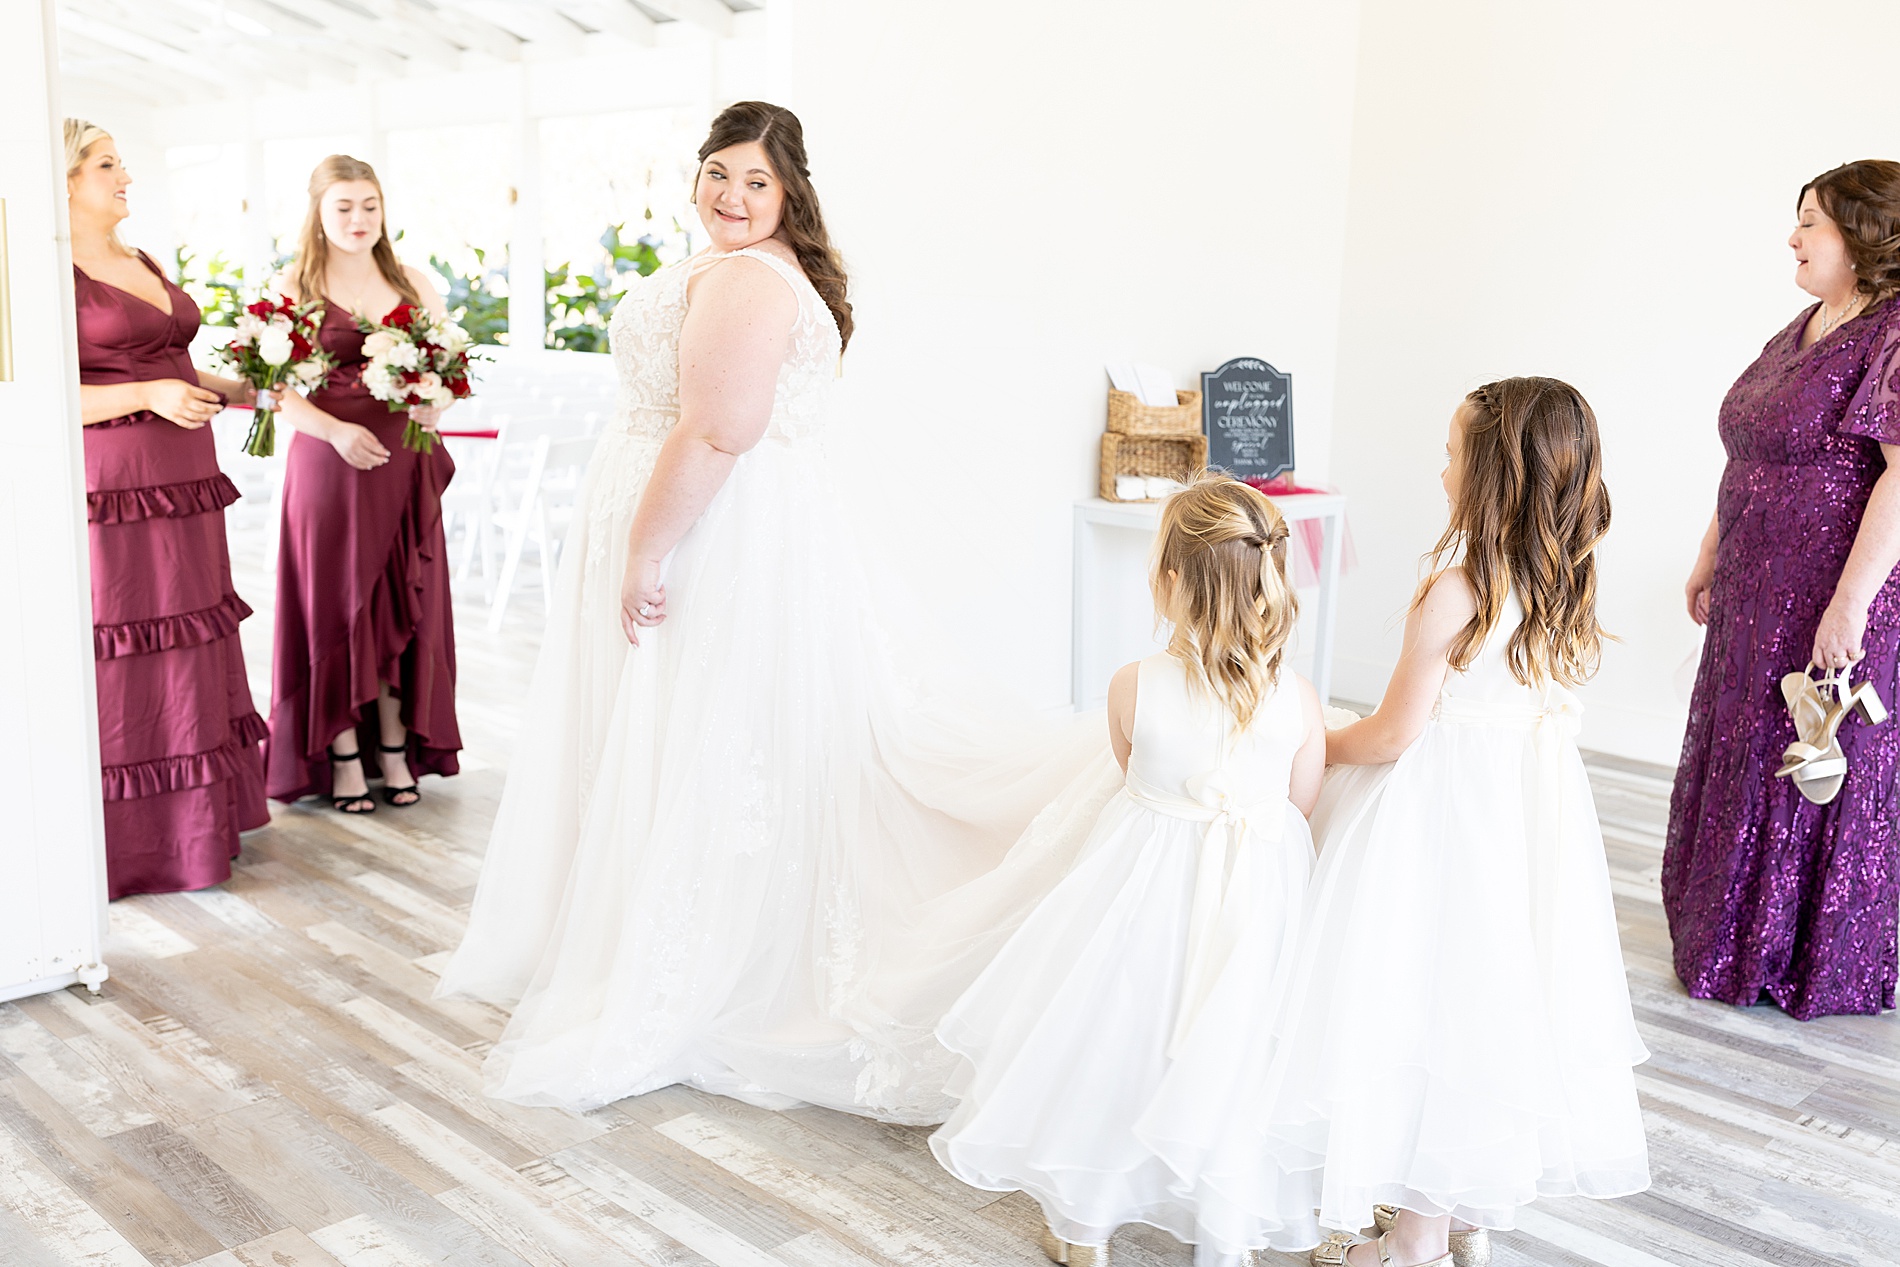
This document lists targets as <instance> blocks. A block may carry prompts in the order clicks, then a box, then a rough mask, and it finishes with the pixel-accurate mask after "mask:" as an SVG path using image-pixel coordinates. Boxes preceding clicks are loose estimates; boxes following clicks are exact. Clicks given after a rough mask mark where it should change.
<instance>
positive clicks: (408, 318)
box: [383, 304, 416, 330]
mask: <svg viewBox="0 0 1900 1267" xmlns="http://www.w3.org/2000/svg"><path fill="white" fill-rule="evenodd" d="M415 320H416V306H415V305H414V304H397V305H396V306H395V307H394V308H391V309H390V310H389V315H388V316H386V317H384V318H383V324H384V325H386V326H395V327H397V328H398V329H402V330H407V329H408V328H409V327H410V326H412V325H414V324H415Z"/></svg>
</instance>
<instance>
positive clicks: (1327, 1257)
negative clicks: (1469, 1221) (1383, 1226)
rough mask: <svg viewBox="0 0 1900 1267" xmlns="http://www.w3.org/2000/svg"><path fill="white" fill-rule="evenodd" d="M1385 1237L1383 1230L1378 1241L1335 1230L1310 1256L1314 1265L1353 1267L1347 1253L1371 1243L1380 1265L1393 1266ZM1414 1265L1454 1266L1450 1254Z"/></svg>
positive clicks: (1322, 1266) (1382, 1266)
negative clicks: (1377, 1253) (1347, 1259)
mask: <svg viewBox="0 0 1900 1267" xmlns="http://www.w3.org/2000/svg"><path fill="white" fill-rule="evenodd" d="M1385 1238H1386V1233H1383V1232H1381V1233H1380V1234H1379V1239H1378V1240H1376V1241H1368V1240H1366V1239H1365V1238H1364V1237H1362V1236H1354V1235H1353V1234H1352V1233H1351V1232H1334V1233H1333V1234H1332V1235H1331V1236H1329V1237H1327V1238H1326V1239H1325V1240H1323V1241H1321V1242H1320V1243H1319V1244H1318V1245H1316V1246H1315V1247H1314V1248H1313V1252H1312V1254H1310V1255H1309V1256H1308V1257H1309V1260H1310V1261H1311V1262H1312V1264H1313V1267H1352V1265H1351V1264H1350V1263H1348V1262H1347V1261H1346V1255H1347V1254H1349V1253H1351V1252H1352V1250H1353V1248H1354V1247H1355V1246H1358V1245H1370V1246H1372V1247H1373V1248H1374V1249H1376V1250H1378V1251H1379V1267H1393V1263H1392V1251H1391V1250H1389V1249H1387V1248H1386V1244H1385ZM1412 1267H1452V1257H1451V1255H1450V1254H1442V1255H1440V1256H1439V1257H1437V1258H1434V1259H1431V1260H1430V1261H1429V1262H1423V1263H1415V1264H1412Z"/></svg>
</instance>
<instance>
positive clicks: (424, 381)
mask: <svg viewBox="0 0 1900 1267" xmlns="http://www.w3.org/2000/svg"><path fill="white" fill-rule="evenodd" d="M415 389H416V390H417V391H418V392H420V393H422V394H423V395H424V396H430V395H433V394H434V393H436V392H438V391H440V390H441V389H442V376H441V375H440V374H437V373H435V372H433V371H431V372H429V373H425V374H424V375H423V376H422V377H421V378H418V379H417V380H416V381H415Z"/></svg>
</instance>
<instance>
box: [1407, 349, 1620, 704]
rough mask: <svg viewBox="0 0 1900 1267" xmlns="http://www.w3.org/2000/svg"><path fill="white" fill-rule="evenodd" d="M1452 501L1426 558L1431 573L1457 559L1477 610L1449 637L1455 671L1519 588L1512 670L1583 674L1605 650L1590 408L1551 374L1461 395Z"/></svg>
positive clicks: (1604, 500) (1534, 677) (1601, 523)
mask: <svg viewBox="0 0 1900 1267" xmlns="http://www.w3.org/2000/svg"><path fill="white" fill-rule="evenodd" d="M1460 413H1461V416H1462V418H1463V422H1464V443H1463V445H1462V447H1461V449H1460V453H1459V459H1458V462H1459V467H1458V500H1457V504H1456V505H1454V506H1453V507H1452V508H1451V522H1450V523H1449V524H1448V525H1446V528H1445V532H1444V535H1443V536H1441V537H1440V538H1439V539H1438V544H1437V545H1436V546H1435V547H1433V549H1432V552H1431V554H1430V555H1428V556H1427V557H1428V559H1429V560H1430V564H1429V567H1428V569H1427V571H1428V573H1429V576H1430V579H1428V580H1427V581H1426V583H1425V585H1424V586H1422V587H1421V588H1420V590H1419V593H1418V597H1417V598H1416V599H1414V600H1413V605H1414V606H1417V605H1418V604H1419V603H1421V602H1423V601H1424V598H1425V592H1426V591H1427V590H1429V589H1430V588H1431V582H1432V581H1433V580H1436V579H1437V577H1438V575H1439V573H1441V572H1443V571H1444V570H1445V568H1446V567H1448V566H1451V565H1452V564H1454V563H1462V564H1463V566H1464V570H1465V577H1466V579H1467V580H1469V582H1470V583H1471V590H1472V593H1473V594H1474V595H1475V596H1476V598H1477V604H1478V610H1477V612H1476V614H1474V615H1473V616H1472V617H1471V621H1470V623H1469V624H1467V625H1466V626H1465V627H1464V628H1463V629H1462V630H1460V631H1459V633H1458V637H1457V638H1456V639H1455V640H1454V641H1453V642H1452V645H1451V655H1450V663H1451V667H1452V668H1454V669H1463V668H1466V667H1468V666H1469V665H1470V664H1471V661H1472V659H1473V658H1474V657H1475V656H1476V655H1477V654H1478V650H1479V648H1481V647H1482V646H1483V645H1484V640H1485V636H1486V635H1487V634H1488V633H1490V631H1491V627H1492V626H1493V625H1495V624H1496V623H1497V620H1498V616H1499V614H1500V613H1501V612H1502V611H1503V610H1504V600H1505V596H1506V595H1508V594H1509V593H1510V592H1511V591H1512V590H1516V591H1517V597H1518V601H1519V602H1520V603H1522V604H1523V606H1524V622H1523V623H1522V624H1521V625H1519V626H1518V627H1517V629H1516V631H1515V632H1513V633H1512V635H1511V643H1510V647H1509V650H1508V655H1509V659H1510V665H1511V673H1512V676H1514V677H1516V678H1517V680H1518V681H1519V682H1522V683H1524V684H1525V685H1526V686H1529V685H1532V684H1535V683H1537V682H1541V681H1545V680H1547V679H1555V680H1556V681H1558V682H1561V683H1563V684H1564V685H1566V686H1575V685H1577V684H1578V683H1579V682H1582V681H1585V680H1586V679H1588V678H1589V677H1590V676H1591V675H1592V674H1594V673H1595V672H1596V670H1597V664H1598V662H1599V660H1600V659H1601V658H1602V653H1603V639H1604V638H1605V637H1607V636H1608V635H1607V634H1605V633H1604V631H1603V626H1602V625H1600V624H1598V623H1597V560H1596V549H1597V545H1598V543H1600V542H1601V541H1602V540H1603V537H1604V534H1605V533H1607V532H1608V531H1609V530H1610V491H1609V489H1607V488H1605V487H1604V484H1603V453H1602V442H1601V441H1600V439H1599V438H1598V436H1597V418H1596V414H1595V413H1593V412H1592V411H1591V409H1590V402H1588V401H1586V400H1585V399H1584V398H1583V395H1582V393H1580V392H1579V391H1578V390H1577V389H1576V388H1574V387H1572V386H1571V385H1570V384H1568V383H1565V382H1560V381H1558V380H1557V379H1554V378H1506V379H1501V380H1499V381H1498V382H1495V383H1486V384H1485V385H1484V386H1483V387H1480V388H1478V389H1477V390H1476V391H1474V392H1472V393H1471V394H1470V395H1468V396H1466V397H1465V401H1464V405H1463V407H1462V408H1461V410H1460Z"/></svg>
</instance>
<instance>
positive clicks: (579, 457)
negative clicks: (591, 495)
mask: <svg viewBox="0 0 1900 1267" xmlns="http://www.w3.org/2000/svg"><path fill="white" fill-rule="evenodd" d="M560 429H561V428H560V427H559V426H558V424H557V426H555V427H554V428H546V427H543V428H540V429H537V430H538V434H536V435H535V436H534V438H533V441H532V448H531V449H530V451H529V458H528V465H527V470H526V471H525V472H524V474H523V478H522V479H521V481H520V488H521V496H520V500H519V502H518V503H517V506H516V508H515V509H514V510H512V511H506V512H499V513H497V514H496V515H495V517H494V518H495V521H496V523H497V524H498V525H499V526H503V527H505V528H506V529H507V532H508V544H507V549H506V553H505V555H504V557H503V559H502V565H501V579H500V580H499V581H498V582H497V583H496V585H495V593H494V597H493V598H492V599H491V600H490V602H489V608H488V631H489V632H490V633H498V632H500V630H501V625H502V620H503V619H504V618H505V617H506V616H507V614H508V599H509V597H510V595H511V594H512V593H513V591H514V584H515V576H516V573H517V572H518V571H519V570H520V567H521V552H522V549H523V547H524V546H525V545H526V544H527V540H528V537H529V535H530V534H532V535H533V536H534V538H535V544H536V554H537V557H538V558H539V560H540V564H541V607H542V612H543V614H544V615H545V614H547V613H550V612H552V611H553V610H554V569H555V565H556V563H557V562H558V557H559V551H560V541H561V539H562V538H563V537H565V536H566V527H567V522H568V520H569V519H571V518H572V515H573V509H574V505H575V502H576V500H577V499H578V496H579V493H580V482H581V472H582V471H583V470H585V469H586V466H587V460H588V459H589V458H590V457H592V456H593V452H594V442H595V440H596V439H597V437H595V436H592V435H572V434H569V435H559V434H557V433H558V431H559V430H560ZM502 456H503V460H506V457H507V452H506V450H505V449H504V451H503V455H502Z"/></svg>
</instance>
